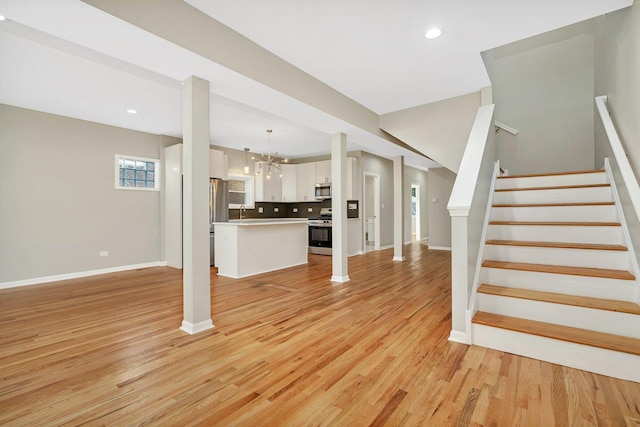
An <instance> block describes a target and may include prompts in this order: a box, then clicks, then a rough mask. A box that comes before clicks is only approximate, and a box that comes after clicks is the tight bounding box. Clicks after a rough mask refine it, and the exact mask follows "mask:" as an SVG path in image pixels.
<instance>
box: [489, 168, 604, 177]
mask: <svg viewBox="0 0 640 427" xmlns="http://www.w3.org/2000/svg"><path fill="white" fill-rule="evenodd" d="M583 173H585V174H586V173H604V170H602V169H596V170H591V169H589V170H585V171H568V172H552V173H534V174H525V175H508V176H499V177H498V179H509V178H538V177H543V176H561V175H580V174H583Z"/></svg>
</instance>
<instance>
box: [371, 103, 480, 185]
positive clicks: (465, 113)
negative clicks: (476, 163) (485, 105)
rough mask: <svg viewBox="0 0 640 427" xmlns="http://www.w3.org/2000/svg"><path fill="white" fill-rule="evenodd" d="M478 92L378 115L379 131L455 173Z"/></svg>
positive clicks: (467, 133)
mask: <svg viewBox="0 0 640 427" xmlns="http://www.w3.org/2000/svg"><path fill="white" fill-rule="evenodd" d="M479 106H480V92H473V93H470V94H466V95H462V96H458V97H455V98H450V99H445V100H443V101H438V102H433V103H431V104H425V105H420V106H418V107H414V108H408V109H406V110H401V111H396V112H393V113H389V114H383V115H382V116H380V128H381V129H384V130H385V131H386V132H388V133H390V134H391V135H393V136H395V137H396V138H398V139H400V140H402V141H403V142H405V143H406V144H408V145H410V146H411V147H413V148H415V149H417V150H418V151H420V152H422V153H424V154H425V155H427V156H429V157H430V158H432V159H433V160H435V161H436V162H438V163H440V164H441V165H442V166H444V167H446V168H448V169H450V170H452V171H454V172H457V171H458V167H459V166H460V161H461V160H462V154H464V150H465V148H466V147H467V140H468V139H469V132H471V126H473V120H474V119H475V117H476V113H477V111H478V107H479Z"/></svg>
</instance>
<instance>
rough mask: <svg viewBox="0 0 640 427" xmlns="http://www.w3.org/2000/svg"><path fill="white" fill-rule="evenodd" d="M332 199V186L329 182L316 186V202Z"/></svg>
mask: <svg viewBox="0 0 640 427" xmlns="http://www.w3.org/2000/svg"><path fill="white" fill-rule="evenodd" d="M330 198H331V184H330V183H328V182H322V183H320V184H316V200H324V199H330Z"/></svg>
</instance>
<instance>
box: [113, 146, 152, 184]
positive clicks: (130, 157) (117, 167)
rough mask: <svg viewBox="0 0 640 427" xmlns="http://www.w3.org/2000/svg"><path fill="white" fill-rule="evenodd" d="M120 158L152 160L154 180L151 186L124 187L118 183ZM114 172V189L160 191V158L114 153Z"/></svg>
mask: <svg viewBox="0 0 640 427" xmlns="http://www.w3.org/2000/svg"><path fill="white" fill-rule="evenodd" d="M120 159H127V160H140V161H143V162H153V163H155V167H154V171H153V172H154V182H153V185H154V186H153V187H125V186H123V185H120ZM114 164H115V172H114V177H115V180H114V188H115V189H116V190H137V191H160V176H161V175H160V159H151V158H148V157H139V156H129V155H127V154H116V155H115V163H114Z"/></svg>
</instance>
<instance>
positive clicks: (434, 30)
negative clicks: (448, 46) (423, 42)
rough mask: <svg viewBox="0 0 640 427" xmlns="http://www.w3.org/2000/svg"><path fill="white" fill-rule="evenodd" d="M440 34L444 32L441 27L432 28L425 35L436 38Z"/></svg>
mask: <svg viewBox="0 0 640 427" xmlns="http://www.w3.org/2000/svg"><path fill="white" fill-rule="evenodd" d="M440 34H442V30H441V29H440V28H432V29H430V30H429V31H427V32H426V33H425V35H424V36H425V37H426V38H428V39H435V38H437V37H440Z"/></svg>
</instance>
